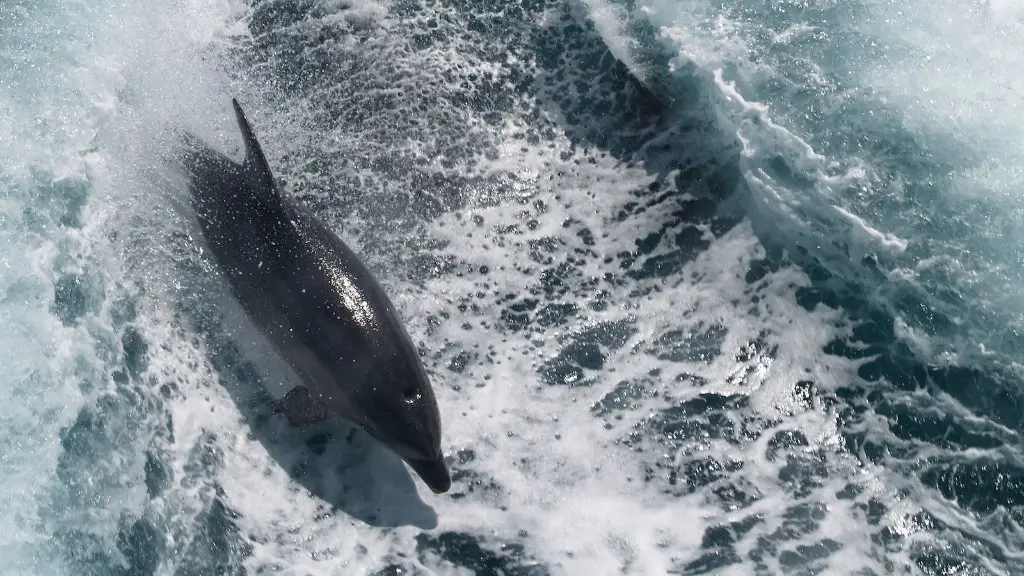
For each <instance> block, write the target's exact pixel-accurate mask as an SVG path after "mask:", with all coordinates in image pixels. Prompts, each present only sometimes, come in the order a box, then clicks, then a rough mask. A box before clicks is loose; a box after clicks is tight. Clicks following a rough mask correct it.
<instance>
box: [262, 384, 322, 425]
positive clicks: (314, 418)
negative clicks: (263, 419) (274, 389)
mask: <svg viewBox="0 0 1024 576" xmlns="http://www.w3.org/2000/svg"><path fill="white" fill-rule="evenodd" d="M271 406H272V407H273V412H274V413H275V414H284V415H285V418H287V419H288V423H289V424H291V425H292V426H297V427H303V426H309V425H310V424H316V423H317V422H323V421H324V420H327V419H328V418H330V414H328V413H327V410H326V409H325V408H324V405H323V402H318V401H317V400H316V399H315V398H313V397H312V396H310V394H309V389H307V388H306V387H305V386H296V387H295V388H292V389H291V390H289V391H288V393H287V394H285V395H284V398H281V399H280V400H274V401H273V402H272V403H271Z"/></svg>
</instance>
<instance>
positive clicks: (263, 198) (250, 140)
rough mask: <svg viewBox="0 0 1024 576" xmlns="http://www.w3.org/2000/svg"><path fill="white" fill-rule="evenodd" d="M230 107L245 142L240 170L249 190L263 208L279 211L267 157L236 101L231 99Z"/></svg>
mask: <svg viewBox="0 0 1024 576" xmlns="http://www.w3.org/2000/svg"><path fill="white" fill-rule="evenodd" d="M231 105H232V106H234V108H235V118H236V119H237V120H238V128H239V130H241V131H242V139H243V140H244V141H245V161H244V162H243V163H242V170H243V171H244V172H245V178H246V180H247V181H248V183H249V188H250V190H251V191H252V192H253V193H255V194H257V195H258V196H259V199H260V202H262V203H263V204H264V206H266V207H267V208H269V209H270V210H272V211H277V210H280V208H281V196H280V194H279V192H278V187H277V182H275V181H274V174H273V173H272V172H271V171H270V165H269V164H267V157H266V156H264V155H263V148H261V147H260V143H259V141H258V140H256V134H255V133H254V132H253V131H252V126H250V125H249V121H248V120H246V119H245V113H244V112H242V107H241V106H240V105H239V104H238V100H236V99H234V98H232V99H231Z"/></svg>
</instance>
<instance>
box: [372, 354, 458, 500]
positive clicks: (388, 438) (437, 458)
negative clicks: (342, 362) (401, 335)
mask: <svg viewBox="0 0 1024 576" xmlns="http://www.w3.org/2000/svg"><path fill="white" fill-rule="evenodd" d="M403 352H404V351H395V353H393V354H382V355H379V356H377V357H376V358H375V359H374V362H373V368H372V374H371V377H370V378H368V379H367V381H366V385H365V386H364V389H363V390H361V391H360V394H359V396H360V402H359V405H360V408H361V409H362V411H363V414H362V424H363V426H364V428H366V430H367V431H368V432H369V433H370V434H371V435H372V436H374V437H375V438H377V439H378V440H380V441H381V442H383V443H384V444H385V445H387V446H388V447H389V448H391V449H392V450H393V451H394V452H395V453H397V454H398V455H399V456H401V457H402V459H403V460H405V462H406V463H407V464H409V466H410V467H411V468H412V469H413V470H414V471H415V472H416V474H418V475H419V476H420V478H422V479H423V482H425V483H426V484H427V486H428V487H429V488H430V489H431V490H432V491H433V492H434V493H435V494H442V493H444V492H447V491H448V489H449V488H451V485H452V480H451V476H450V475H449V473H448V467H447V466H446V465H445V462H444V455H443V454H442V453H441V416H440V413H439V412H438V408H437V400H436V398H435V397H434V390H433V388H431V386H430V381H429V380H428V379H427V374H426V372H425V371H424V369H423V366H422V364H420V362H419V358H417V357H415V356H413V354H415V353H414V352H412V351H410V353H403Z"/></svg>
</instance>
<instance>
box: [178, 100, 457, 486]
mask: <svg viewBox="0 0 1024 576" xmlns="http://www.w3.org/2000/svg"><path fill="white" fill-rule="evenodd" d="M231 103H232V105H233V106H234V109H235V116H236V118H237V120H238V127H239V129H240V130H241V132H242V136H243V139H244V143H245V159H244V161H243V162H242V164H241V165H239V164H238V163H237V162H235V161H233V160H232V159H230V158H228V157H227V156H225V155H223V154H221V153H219V152H216V151H214V150H212V149H210V148H209V147H207V146H206V145H204V144H202V143H201V142H200V141H199V140H198V139H197V138H196V137H194V136H192V135H189V134H187V133H186V134H184V135H183V136H184V140H185V143H186V147H185V152H184V154H183V155H182V159H183V164H184V168H185V171H186V173H187V175H188V176H189V190H190V193H191V204H192V207H193V209H194V211H195V214H196V216H197V219H198V221H199V225H200V228H201V230H202V235H203V237H204V238H205V240H206V244H207V245H208V247H209V250H210V251H211V252H212V254H213V259H214V260H215V262H216V264H217V266H218V268H219V269H220V270H221V272H222V273H223V275H224V276H225V277H226V279H227V282H228V284H229V285H230V287H231V292H232V294H233V295H234V297H235V299H236V300H237V301H238V303H239V304H240V305H241V307H242V309H243V310H244V311H245V315H246V317H247V318H248V319H249V320H250V321H251V322H252V324H254V325H255V326H256V327H257V328H258V329H259V331H260V332H261V333H262V335H263V336H264V337H265V338H266V339H267V340H268V341H269V342H270V344H271V345H272V346H273V348H274V350H275V351H276V352H277V354H278V355H279V356H280V357H281V358H282V359H283V360H284V361H285V362H286V363H287V365H288V366H289V367H290V368H291V369H292V370H293V371H294V373H295V375H296V376H298V378H297V381H298V382H300V383H299V384H297V385H295V386H294V387H293V388H291V389H290V390H289V391H288V392H287V394H285V395H284V397H283V398H282V399H279V400H277V401H275V403H274V408H275V411H277V412H283V413H284V414H285V416H286V417H287V418H288V421H289V423H291V424H292V425H294V426H307V425H310V424H313V423H316V422H320V421H323V420H328V419H333V418H343V419H345V420H348V421H349V422H352V423H354V424H356V425H357V426H359V427H360V428H362V429H363V430H365V431H366V432H367V433H368V434H369V435H370V436H372V437H374V438H376V439H377V440H378V441H380V442H381V443H383V444H384V445H385V446H387V447H388V448H389V449H390V450H392V451H393V452H394V453H396V454H397V455H398V456H399V457H400V458H401V459H402V460H404V461H405V462H406V463H407V464H408V465H409V466H410V467H411V468H412V469H413V470H414V471H415V472H416V474H417V475H419V477H420V478H421V479H422V480H423V482H424V483H426V485H427V486H428V487H429V488H430V489H431V490H432V491H433V492H434V493H435V494H442V493H444V492H447V491H448V489H449V488H451V483H452V481H451V476H450V474H449V472H448V468H447V466H446V465H445V461H444V456H443V454H442V451H441V417H440V414H439V413H438V407H437V400H436V399H435V397H434V390H433V388H431V385H430V381H429V379H428V378H427V374H426V371H425V370H424V368H423V364H422V363H421V362H420V359H419V355H418V354H417V352H416V349H415V347H414V346H413V343H412V341H411V340H410V338H409V335H408V333H407V332H406V330H405V327H404V326H403V324H402V321H401V319H400V318H399V316H398V314H397V313H396V312H395V308H394V306H393V305H392V303H391V301H390V300H389V299H388V297H387V295H386V294H385V293H384V290H383V289H382V288H381V286H380V284H378V283H377V281H376V280H375V279H374V277H373V275H372V274H371V273H370V271H369V270H368V269H367V268H366V266H365V265H364V264H363V263H362V262H361V261H360V260H359V258H358V257H357V256H356V254H355V253H354V252H353V251H352V250H351V249H350V248H349V247H348V246H346V245H345V243H344V242H342V240H341V239H340V238H339V237H338V236H337V235H336V234H334V233H333V232H332V231H331V230H330V229H329V228H328V227H327V226H325V225H324V223H323V222H322V221H320V220H319V219H318V218H317V217H316V216H315V215H314V214H313V213H312V212H310V211H309V210H308V209H306V208H304V207H302V206H300V205H299V204H297V203H295V202H294V201H293V200H291V199H290V198H288V197H287V196H286V195H285V194H284V193H283V190H282V189H281V187H280V186H279V184H278V183H277V181H276V180H275V179H274V176H273V174H272V173H271V170H270V166H269V165H268V164H267V159H266V157H265V156H264V155H263V150H262V148H261V147H260V144H259V142H258V141H257V140H256V135H255V134H254V132H253V130H252V127H251V126H250V125H249V122H248V120H246V118H245V114H244V113H243V112H242V108H241V106H239V104H238V101H237V100H236V99H234V98H233V99H232V100H231Z"/></svg>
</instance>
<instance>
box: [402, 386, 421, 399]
mask: <svg viewBox="0 0 1024 576" xmlns="http://www.w3.org/2000/svg"><path fill="white" fill-rule="evenodd" d="M402 397H404V398H405V401H406V402H412V401H413V400H416V399H418V398H419V397H420V394H419V392H417V391H416V387H415V386H411V385H410V386H405V387H403V388H402Z"/></svg>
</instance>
